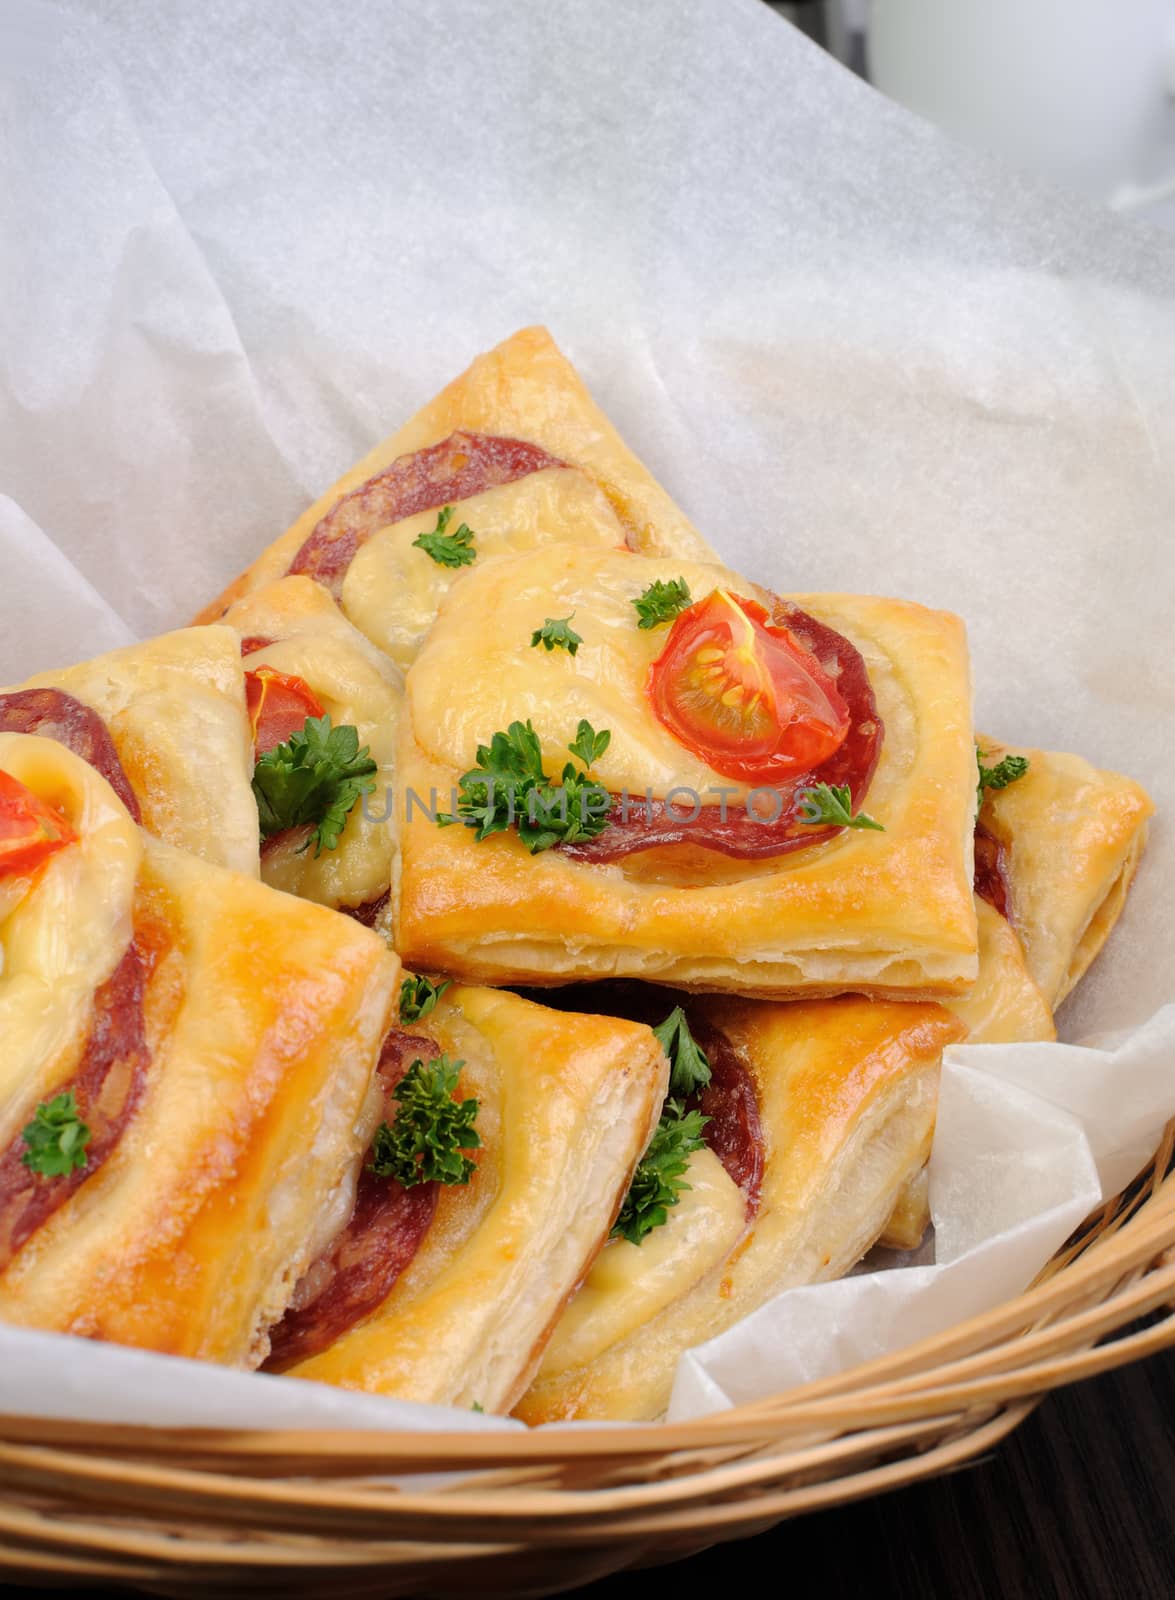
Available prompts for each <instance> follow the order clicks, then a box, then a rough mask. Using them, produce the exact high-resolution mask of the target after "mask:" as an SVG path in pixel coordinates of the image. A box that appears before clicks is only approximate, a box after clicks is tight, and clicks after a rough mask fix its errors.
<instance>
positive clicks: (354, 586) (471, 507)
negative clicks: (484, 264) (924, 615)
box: [202, 328, 710, 666]
mask: <svg viewBox="0 0 1175 1600" xmlns="http://www.w3.org/2000/svg"><path fill="white" fill-rule="evenodd" d="M555 538H561V539H568V540H572V541H579V542H582V543H584V544H585V545H591V546H595V547H597V548H600V549H609V548H614V547H621V548H630V549H634V550H642V551H645V552H647V553H650V554H661V553H664V554H680V555H690V556H693V557H694V558H696V559H706V558H707V557H708V556H709V554H710V552H709V550H708V548H707V546H706V544H705V542H704V541H703V540H702V538H701V537H700V536H699V535H698V533H697V532H696V531H695V530H694V529H693V528H692V527H691V526H690V524H689V523H688V522H687V521H686V519H685V518H684V517H683V516H682V515H681V513H680V512H679V511H678V510H677V508H676V506H675V505H674V504H673V502H672V501H671V500H670V499H669V497H668V495H666V494H665V492H664V490H663V489H661V487H660V486H659V485H658V484H657V483H656V482H655V481H654V480H653V478H652V477H651V476H650V475H649V473H648V472H647V471H646V470H645V468H644V467H643V466H641V464H640V462H639V461H638V460H637V459H636V457H635V456H634V455H633V454H632V452H631V451H630V450H628V448H627V447H626V446H625V445H624V443H623V442H622V441H621V439H620V437H619V435H618V434H617V433H616V430H615V429H614V428H613V427H612V425H611V423H610V422H609V421H608V419H607V418H606V417H605V416H604V415H603V413H602V412H601V411H600V410H599V408H598V407H597V406H596V405H595V403H594V402H593V400H592V398H591V396H590V395H589V394H588V392H587V390H586V389H585V388H584V386H583V383H582V381H581V380H580V378H579V376H578V374H577V373H576V371H575V369H574V368H573V367H572V366H571V364H570V363H569V362H568V361H567V359H566V358H565V357H564V356H563V355H562V354H561V353H560V352H559V350H558V349H557V348H556V346H555V344H554V343H553V341H552V339H551V337H550V335H549V334H548V333H547V332H546V331H545V329H542V328H527V329H524V330H523V331H522V332H521V333H517V334H515V335H514V336H513V338H510V339H507V340H506V341H505V342H504V343H503V344H500V345H498V347H497V348H496V349H494V350H491V351H490V352H489V353H488V354H486V355H483V356H479V357H478V358H477V360H476V361H475V362H474V363H473V365H472V366H471V367H470V368H469V370H468V371H467V372H465V373H463V374H462V375H461V377H459V378H457V379H456V380H455V381H454V382H453V383H451V384H449V386H448V388H446V389H444V390H442V391H441V393H440V394H439V395H438V396H437V397H436V399H435V400H433V401H431V402H430V403H429V404H428V405H427V406H425V408H424V410H423V411H421V412H419V413H418V414H417V415H416V416H415V417H414V418H413V419H412V421H411V422H409V423H408V424H407V425H406V426H405V427H404V428H402V429H401V430H400V431H399V433H396V434H393V435H392V437H391V438H390V439H386V440H385V441H384V443H383V444H380V445H377V446H376V448H375V449H374V450H373V451H372V452H371V453H370V454H369V455H368V456H366V457H365V458H364V459H363V460H362V461H361V462H360V463H359V464H358V466H356V467H353V468H352V469H351V471H350V472H348V473H347V474H346V475H345V477H343V478H341V479H340V480H339V481H338V483H336V484H335V485H334V486H333V488H331V489H329V490H328V491H327V492H326V494H324V495H323V496H322V498H321V499H320V500H319V501H317V502H316V503H315V504H314V505H313V506H311V507H310V509H309V511H307V512H306V513H305V515H304V516H302V517H300V518H299V519H298V521H297V522H296V523H295V524H294V526H293V527H292V528H291V529H289V531H288V532H287V533H285V534H283V535H282V537H281V538H280V539H278V540H277V541H276V542H275V543H274V544H272V545H271V546H270V547H269V549H268V550H266V551H265V553H264V554H263V555H262V556H261V557H260V559H259V560H258V561H256V562H255V563H254V565H253V566H252V567H250V568H249V570H248V571H247V572H246V573H244V574H243V575H242V576H241V577H240V578H238V579H237V581H236V582H235V583H233V584H231V585H230V586H229V588H228V589H227V590H226V591H225V593H224V594H223V595H222V596H221V597H220V599H219V600H218V601H216V602H215V603H214V604H213V605H211V606H209V607H208V609H207V610H206V611H205V612H204V613H203V617H202V620H214V619H216V618H217V617H219V616H220V615H221V614H222V612H223V611H224V609H225V607H226V606H227V605H228V604H229V603H230V602H231V601H232V600H234V599H237V598H238V597H239V596H240V595H242V594H245V593H248V592H249V591H251V590H253V589H256V588H258V587H259V586H260V585H262V584H265V583H268V582H270V581H272V580H273V579H274V578H280V577H282V576H284V575H285V574H286V573H288V572H293V573H302V574H305V575H306V576H308V577H311V578H315V579H317V580H318V582H319V583H322V584H325V585H326V587H327V588H328V589H330V591H331V593H332V594H333V595H334V596H335V597H336V599H338V601H339V603H340V604H341V606H342V608H343V611H344V613H345V614H346V616H347V617H349V618H350V620H351V621H352V622H354V623H355V624H356V626H358V627H359V628H360V629H361V630H362V631H363V632H364V633H366V634H367V636H368V638H370V639H372V640H373V641H374V642H375V643H376V644H378V645H379V646H380V647H381V648H382V649H384V650H385V651H386V652H387V653H388V655H390V656H391V657H392V659H393V660H394V661H397V662H398V663H400V664H401V665H402V666H407V665H408V663H409V662H410V661H411V660H412V658H413V656H414V655H415V653H416V649H417V647H418V646H419V643H420V641H421V639H422V638H423V636H424V634H425V632H426V631H427V629H428V627H429V624H430V623H431V621H432V618H433V616H434V614H435V612H436V609H437V606H438V605H439V603H440V601H441V600H442V599H443V598H444V596H445V594H446V593H447V592H448V590H449V589H450V588H451V587H452V586H453V585H454V584H455V583H456V582H457V580H459V579H461V578H462V577H463V575H464V574H465V573H467V572H468V571H469V570H470V568H471V567H473V566H475V565H476V564H477V563H479V562H481V561H484V560H486V559H488V558H489V557H491V556H493V555H495V554H499V553H501V552H502V551H507V550H509V551H522V550H530V549H533V548H535V547H536V546H539V545H542V544H545V543H547V542H549V541H550V540H551V539H555Z"/></svg>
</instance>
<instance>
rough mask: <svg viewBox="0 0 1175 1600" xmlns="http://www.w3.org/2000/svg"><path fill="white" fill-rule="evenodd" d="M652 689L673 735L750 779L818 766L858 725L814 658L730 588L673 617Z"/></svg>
mask: <svg viewBox="0 0 1175 1600" xmlns="http://www.w3.org/2000/svg"><path fill="white" fill-rule="evenodd" d="M648 693H649V698H650V700H651V701H652V705H653V710H654V711H655V712H656V714H657V717H658V718H659V720H660V721H661V723H662V724H663V725H664V726H665V727H666V728H668V729H669V732H670V733H671V734H673V736H674V738H676V739H679V740H680V741H681V743H682V744H683V745H685V747H686V749H687V750H692V751H693V753H694V755H696V756H699V757H700V758H701V759H702V760H703V761H705V762H706V763H707V765H708V766H710V767H713V769H714V771H715V772H719V773H721V774H722V776H723V777H726V778H736V779H739V780H740V781H741V782H743V783H752V784H764V785H766V784H770V783H773V782H776V781H778V780H782V779H786V778H788V777H791V776H793V775H794V774H797V773H801V772H810V771H812V770H813V768H815V767H818V766H820V764H821V763H822V762H824V761H827V760H828V758H829V756H831V755H832V754H833V752H834V751H836V750H837V749H839V747H840V746H841V745H842V744H843V743H844V739H845V735H846V734H847V733H848V731H849V710H848V707H847V706H846V705H845V703H844V701H843V700H842V699H841V697H840V695H839V694H838V693H837V688H836V684H835V683H834V682H833V680H832V679H831V678H830V677H829V675H828V673H827V672H825V670H824V668H823V667H822V666H821V665H820V663H819V662H818V661H817V660H816V658H815V656H813V655H812V654H811V653H810V652H809V651H807V650H805V649H804V647H803V646H802V645H801V644H800V643H799V642H798V640H796V639H795V638H793V637H792V635H791V634H790V633H789V632H788V630H787V629H786V628H781V627H777V626H776V625H775V624H774V623H772V622H770V621H769V620H768V615H767V612H766V611H765V610H764V609H763V607H762V606H761V605H759V604H758V603H757V602H756V601H754V600H747V599H744V598H743V597H742V596H741V595H734V594H728V593H727V592H726V591H725V590H724V589H715V590H714V592H713V593H712V594H710V595H708V596H707V597H706V598H705V599H704V600H699V601H698V602H697V603H696V604H694V605H692V606H691V607H690V608H689V610H688V611H683V612H682V613H681V615H680V616H679V617H678V618H677V619H676V620H675V621H674V623H673V626H672V627H671V628H670V630H669V637H668V639H667V640H666V641H665V648H664V650H662V652H661V654H660V655H659V656H658V657H657V659H656V661H654V662H653V665H652V667H651V668H650V669H649V682H648Z"/></svg>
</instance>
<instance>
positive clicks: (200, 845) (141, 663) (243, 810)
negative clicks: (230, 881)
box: [0, 627, 257, 877]
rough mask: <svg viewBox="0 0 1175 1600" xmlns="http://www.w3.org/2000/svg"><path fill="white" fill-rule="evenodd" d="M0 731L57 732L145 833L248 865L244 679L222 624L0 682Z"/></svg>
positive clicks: (233, 641) (253, 857)
mask: <svg viewBox="0 0 1175 1600" xmlns="http://www.w3.org/2000/svg"><path fill="white" fill-rule="evenodd" d="M0 733H36V734H41V735H43V736H45V737H48V738H53V739H59V740H61V741H62V742H63V743H65V744H67V745H68V746H69V748H70V749H71V750H73V751H75V752H76V753H77V754H78V755H80V756H83V757H84V758H85V759H86V760H88V761H90V762H91V764H92V765H94V766H95V767H96V768H97V770H98V771H99V772H101V773H102V775H103V776H104V777H105V778H106V779H107V780H108V781H109V782H110V783H111V785H112V786H113V788H114V790H115V792H116V794H117V795H118V797H119V799H120V800H122V802H123V804H124V805H125V806H126V807H127V808H128V810H129V811H130V812H131V815H132V816H133V817H134V818H135V820H136V821H137V822H141V823H142V824H143V826H144V827H145V828H146V829H147V830H148V832H150V833H153V834H155V835H156V836H157V837H158V838H160V839H163V840H165V841H166V842H167V843H168V844H174V845H177V846H178V847H179V848H181V849H183V850H190V851H192V853H193V854H195V855H198V856H202V857H203V858H204V859H205V860H206V861H213V862H216V863H217V864H218V865H220V866H224V867H233V868H235V869H236V870H237V871H238V872H249V873H252V874H253V876H254V877H256V875H257V807H256V804H255V803H254V800H253V796H252V794H251V792H250V789H249V780H250V777H251V775H252V770H253V763H252V759H251V752H250V745H249V737H248V724H247V721H246V718H245V682H244V674H243V672H242V670H241V659H240V649H239V644H238V640H237V637H236V635H235V634H234V633H233V632H232V630H231V629H229V628H222V627H216V628H184V629H181V630H180V631H179V632H178V633H165V634H163V635H162V637H161V638H158V639H151V640H149V641H148V642H147V643H146V644H133V645H128V646H126V647H125V648H124V649H121V650H112V651H110V653H109V654H108V655H104V656H96V657H95V658H94V659H93V660H92V661H83V662H81V663H79V664H78V665H77V666H73V667H62V668H59V669H58V670H56V671H54V672H42V673H40V674H39V675H38V676H37V677H35V678H30V679H29V680H28V682H27V683H23V684H21V685H19V686H18V687H16V688H13V689H6V690H0Z"/></svg>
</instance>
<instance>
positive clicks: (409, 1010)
mask: <svg viewBox="0 0 1175 1600" xmlns="http://www.w3.org/2000/svg"><path fill="white" fill-rule="evenodd" d="M452 983H453V980H452V978H446V979H445V981H444V982H443V983H433V982H431V981H430V979H428V978H423V977H417V976H413V977H410V978H405V979H404V981H403V983H401V985H400V1021H401V1022H419V1021H420V1019H421V1017H427V1016H428V1014H429V1012H430V1011H431V1010H432V1009H433V1008H434V1006H435V1005H436V1003H437V1001H438V1000H439V999H440V998H441V996H442V995H443V994H444V992H445V990H446V989H448V988H451V987H452Z"/></svg>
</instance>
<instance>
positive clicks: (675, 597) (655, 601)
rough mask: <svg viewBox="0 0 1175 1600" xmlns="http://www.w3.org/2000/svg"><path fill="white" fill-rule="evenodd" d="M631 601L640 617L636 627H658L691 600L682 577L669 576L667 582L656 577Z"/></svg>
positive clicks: (689, 603) (690, 603)
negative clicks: (642, 592)
mask: <svg viewBox="0 0 1175 1600" xmlns="http://www.w3.org/2000/svg"><path fill="white" fill-rule="evenodd" d="M632 603H633V605H634V606H635V607H636V614H637V616H638V618H639V619H640V620H639V621H638V622H637V627H638V628H659V627H660V626H661V624H662V623H663V622H672V620H673V618H674V617H675V616H677V614H678V612H679V611H684V610H685V609H686V607H687V606H690V605H692V604H693V601H692V600H691V598H690V592H689V584H688V583H687V582H686V581H685V579H684V578H671V579H670V580H669V582H668V583H663V582H662V581H661V579H660V578H657V579H655V580H654V581H653V582H652V583H651V584H650V585H649V587H648V588H647V589H646V590H645V592H644V594H642V595H640V596H639V597H638V598H637V599H636V600H634V601H633V602H632Z"/></svg>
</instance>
